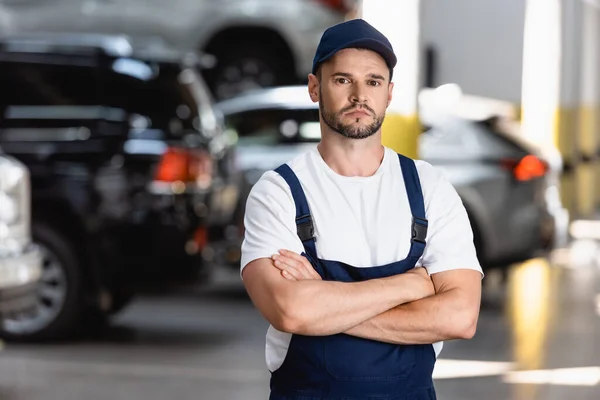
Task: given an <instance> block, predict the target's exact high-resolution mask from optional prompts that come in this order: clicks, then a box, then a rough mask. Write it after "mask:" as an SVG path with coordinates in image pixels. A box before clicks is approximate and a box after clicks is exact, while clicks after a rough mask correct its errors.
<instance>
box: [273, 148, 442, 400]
mask: <svg viewBox="0 0 600 400" xmlns="http://www.w3.org/2000/svg"><path fill="white" fill-rule="evenodd" d="M399 158H400V166H401V168H402V174H403V176H404V182H405V186H406V191H407V194H408V199H409V203H410V209H411V212H412V216H413V221H412V239H411V246H410V251H409V253H408V256H407V257H406V258H405V259H404V260H402V261H397V262H393V263H391V264H387V265H382V266H375V267H370V268H358V267H353V266H351V265H348V264H344V263H342V262H338V261H330V260H322V259H319V258H317V252H316V247H315V237H314V228H313V222H312V217H311V214H310V210H309V207H308V203H307V200H306V196H305V194H304V191H303V190H302V187H301V185H300V182H299V181H298V178H297V177H296V175H295V174H294V172H293V171H292V170H291V169H290V168H289V166H287V165H286V164H284V165H282V166H281V167H279V168H277V169H276V170H275V171H276V172H277V173H279V174H280V175H281V176H282V177H283V178H284V179H285V180H286V182H287V183H288V185H289V186H290V188H291V192H292V195H293V197H294V202H295V204H296V224H297V228H298V236H299V237H300V239H301V240H302V243H303V245H304V250H305V252H304V253H302V255H303V256H305V257H306V258H308V260H309V261H310V262H311V264H312V266H313V267H314V268H315V270H316V271H317V272H318V273H319V275H321V277H322V278H323V280H328V281H339V282H359V281H365V280H368V279H376V278H383V277H388V276H392V275H396V274H402V273H404V272H406V271H408V270H410V269H412V268H414V266H415V264H416V262H417V261H418V260H419V258H420V257H421V255H422V254H423V250H424V249H425V238H426V235H427V219H426V218H425V205H424V203H423V193H422V191H421V184H420V181H419V176H418V174H417V169H416V166H415V163H414V161H413V160H411V159H409V158H407V157H404V156H402V155H399ZM435 360H436V356H435V352H434V349H433V346H432V345H431V344H427V345H395V344H388V343H383V342H377V341H373V340H368V339H361V338H357V337H353V336H349V335H346V334H337V335H331V336H303V335H292V339H291V342H290V345H289V349H288V352H287V355H286V358H285V361H284V362H283V365H282V366H281V367H280V368H279V369H277V370H276V371H274V372H273V373H272V374H271V383H270V387H271V395H270V400H317V399H319V400H324V399H327V400H334V399H335V400H341V399H347V400H366V399H377V400H435V398H436V396H435V390H434V387H433V381H432V373H433V367H434V364H435Z"/></svg>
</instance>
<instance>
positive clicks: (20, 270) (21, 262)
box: [0, 245, 42, 316]
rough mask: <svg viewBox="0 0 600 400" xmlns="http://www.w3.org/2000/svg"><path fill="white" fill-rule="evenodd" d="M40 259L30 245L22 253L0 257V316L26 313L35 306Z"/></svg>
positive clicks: (40, 271) (38, 254)
mask: <svg viewBox="0 0 600 400" xmlns="http://www.w3.org/2000/svg"><path fill="white" fill-rule="evenodd" d="M41 274H42V257H41V254H40V252H39V250H38V249H37V247H35V246H33V245H31V246H29V247H28V248H26V249H25V250H24V251H23V252H21V253H17V254H10V255H2V256H0V315H1V316H4V315H9V314H14V313H20V312H26V311H28V310H30V309H32V308H33V307H35V304H36V300H37V299H36V296H37V284H38V281H39V279H40V277H41Z"/></svg>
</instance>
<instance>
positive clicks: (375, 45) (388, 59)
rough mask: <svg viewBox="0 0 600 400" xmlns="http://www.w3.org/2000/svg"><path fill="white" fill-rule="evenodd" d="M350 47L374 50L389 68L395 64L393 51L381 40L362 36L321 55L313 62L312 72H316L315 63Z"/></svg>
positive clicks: (319, 62)
mask: <svg viewBox="0 0 600 400" xmlns="http://www.w3.org/2000/svg"><path fill="white" fill-rule="evenodd" d="M351 48H364V49H368V50H371V51H374V52H376V53H378V54H379V55H380V56H381V57H382V58H383V60H384V61H385V63H386V64H387V66H388V67H389V68H390V69H393V68H394V67H395V66H396V63H397V59H396V55H395V54H394V52H393V51H392V50H390V48H389V47H388V46H386V45H385V44H384V43H383V42H381V41H379V40H377V39H372V38H362V39H357V40H353V41H351V42H348V43H344V45H343V46H340V47H337V48H335V49H333V50H331V51H330V52H329V53H327V54H326V55H324V56H323V57H321V58H320V59H319V60H317V61H316V62H315V68H313V74H314V73H316V67H317V65H319V64H321V63H322V62H324V61H327V60H328V59H330V58H331V57H333V55H334V54H335V53H337V52H338V51H340V50H343V49H351Z"/></svg>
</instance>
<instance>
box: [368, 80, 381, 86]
mask: <svg viewBox="0 0 600 400" xmlns="http://www.w3.org/2000/svg"><path fill="white" fill-rule="evenodd" d="M369 85H370V86H380V85H381V82H379V81H369Z"/></svg>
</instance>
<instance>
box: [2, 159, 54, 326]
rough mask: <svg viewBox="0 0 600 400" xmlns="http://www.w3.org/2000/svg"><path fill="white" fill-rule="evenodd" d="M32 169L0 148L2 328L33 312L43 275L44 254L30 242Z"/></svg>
mask: <svg viewBox="0 0 600 400" xmlns="http://www.w3.org/2000/svg"><path fill="white" fill-rule="evenodd" d="M30 196H31V192H30V186H29V172H28V171H27V168H26V167H25V165H23V164H22V163H21V162H19V161H18V160H16V159H15V158H13V157H10V156H7V155H5V154H2V149H1V148H0V327H1V326H2V325H3V324H4V321H5V319H7V318H11V317H14V316H15V315H21V314H24V313H30V312H32V311H33V310H34V309H35V307H36V305H37V294H38V284H39V281H40V278H42V279H45V278H46V277H45V276H42V264H41V256H40V253H39V251H38V249H37V247H36V246H35V245H33V244H32V243H31V228H30V223H31V209H30V207H31V201H30V200H31V197H30Z"/></svg>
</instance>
